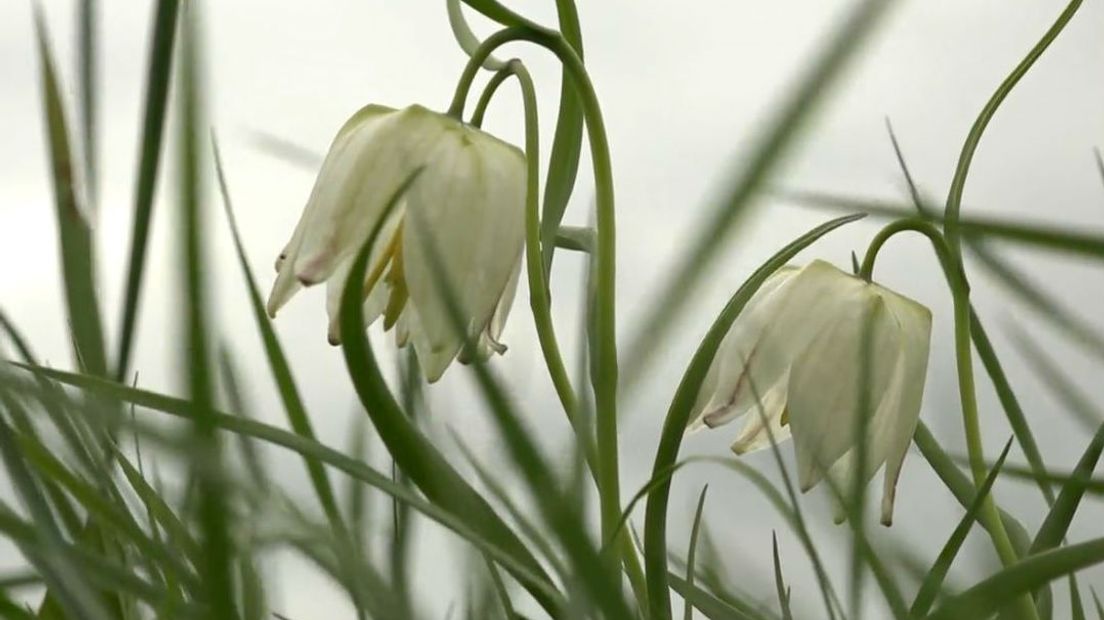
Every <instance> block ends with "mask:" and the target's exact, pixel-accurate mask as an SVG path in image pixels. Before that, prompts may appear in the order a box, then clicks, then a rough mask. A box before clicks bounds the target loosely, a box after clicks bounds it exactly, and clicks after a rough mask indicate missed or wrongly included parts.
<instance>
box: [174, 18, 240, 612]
mask: <svg viewBox="0 0 1104 620" xmlns="http://www.w3.org/2000/svg"><path fill="white" fill-rule="evenodd" d="M198 11H199V7H198V5H197V4H195V3H193V4H191V5H189V7H188V12H187V13H186V14H185V15H184V20H183V22H182V24H181V26H182V27H181V37H180V38H181V49H180V71H179V74H178V76H177V77H178V83H177V94H178V96H179V101H178V105H179V108H178V110H179V114H180V117H179V136H178V146H179V149H180V152H179V161H178V165H179V169H180V171H179V177H180V178H179V185H180V186H179V189H178V191H179V200H180V206H179V211H180V213H179V218H180V219H179V223H178V226H179V231H180V241H181V243H180V246H181V247H180V257H179V261H180V262H179V270H180V279H181V285H180V286H181V295H182V298H183V299H184V300H185V304H184V307H183V308H182V310H183V313H182V314H183V316H182V317H181V321H182V323H183V327H184V334H185V342H186V343H187V344H186V347H185V349H184V359H183V360H182V361H183V365H184V368H186V369H187V371H186V377H187V382H188V383H187V385H188V393H189V395H190V397H191V406H192V410H193V412H194V414H195V415H194V417H193V418H192V423H193V425H192V427H193V428H192V434H193V437H194V445H193V446H192V451H193V456H192V459H193V460H192V462H191V463H190V469H191V470H193V471H194V472H195V473H196V474H197V481H198V487H197V490H198V495H199V505H198V508H199V521H200V529H201V532H202V545H203V549H204V557H203V561H202V563H201V566H200V570H199V574H200V575H201V576H202V577H203V588H204V591H205V597H204V598H205V599H206V601H207V603H208V604H209V605H210V611H211V618H212V620H236V619H237V618H238V617H239V616H238V611H237V605H236V602H235V600H234V592H233V586H232V584H233V564H234V547H233V540H232V539H231V538H230V533H229V529H230V516H229V509H228V506H227V504H228V497H227V495H228V494H227V489H226V486H225V484H224V483H223V481H222V479H221V477H219V476H218V475H216V474H215V472H219V471H220V465H219V464H220V463H221V462H222V450H221V446H220V438H219V436H218V434H217V433H216V430H217V426H216V425H215V422H214V417H215V416H214V412H215V407H214V400H213V397H214V392H213V380H212V377H211V374H210V362H211V357H210V355H209V346H210V342H209V331H208V327H207V311H208V308H207V298H206V295H207V292H208V290H209V289H208V287H207V283H206V274H207V267H206V264H207V263H206V255H205V245H204V230H205V228H204V223H205V221H206V219H205V218H206V210H205V208H204V207H205V205H204V204H203V202H204V188H205V183H204V174H203V164H202V161H203V155H202V153H203V148H202V147H201V144H202V137H201V136H202V135H203V134H202V129H201V128H202V127H203V122H202V121H201V114H202V110H203V108H202V106H203V102H202V92H201V89H202V84H201V79H202V78H201V71H202V67H201V66H200V63H201V62H202V60H201V56H200V54H201V49H200V48H201V45H202V43H201V41H200V39H199V16H198ZM197 464H203V466H202V467H199V466H197Z"/></svg>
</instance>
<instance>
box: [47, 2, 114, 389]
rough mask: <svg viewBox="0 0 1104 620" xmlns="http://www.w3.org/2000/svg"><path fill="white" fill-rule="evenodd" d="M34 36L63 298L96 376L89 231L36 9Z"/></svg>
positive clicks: (97, 323)
mask: <svg viewBox="0 0 1104 620" xmlns="http://www.w3.org/2000/svg"><path fill="white" fill-rule="evenodd" d="M35 34H36V35H37V37H38V52H39V57H40V62H41V63H42V69H41V77H42V94H43V110H44V112H45V119H46V129H47V135H48V138H49V140H48V142H49V145H50V162H51V165H52V168H51V173H52V177H53V183H54V204H55V208H56V215H57V222H58V236H59V238H58V247H59V249H60V251H61V268H62V276H63V281H64V282H65V302H66V306H67V309H68V319H69V325H70V330H71V332H72V337H73V346H74V347H75V349H76V351H75V353H76V359H77V362H78V365H79V367H81V368H84V369H85V370H87V371H88V372H91V373H93V374H96V375H103V374H105V373H106V372H107V361H106V358H105V354H104V336H103V325H102V323H101V320H100V305H99V297H98V296H97V294H96V282H95V264H96V263H95V255H94V252H93V241H92V229H91V226H90V224H89V221H88V216H89V214H88V213H86V212H85V211H84V210H83V209H82V207H81V205H80V202H79V201H78V196H79V192H78V190H77V187H76V178H77V172H76V170H74V167H73V149H72V146H71V142H70V139H69V129H68V124H67V123H66V119H65V107H64V105H63V103H62V100H61V87H60V85H59V84H58V79H57V71H56V69H55V63H54V58H53V54H52V52H51V51H50V43H49V41H48V35H47V32H46V23H45V20H44V18H43V17H42V13H41V10H40V9H39V8H38V7H37V5H36V8H35Z"/></svg>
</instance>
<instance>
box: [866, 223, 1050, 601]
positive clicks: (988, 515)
mask: <svg viewBox="0 0 1104 620" xmlns="http://www.w3.org/2000/svg"><path fill="white" fill-rule="evenodd" d="M903 231H913V232H917V233H920V234H922V235H924V236H925V237H927V238H928V239H929V240H930V241H931V244H932V248H933V249H934V250H935V254H936V256H937V257H938V258H939V264H940V266H941V267H942V268H943V275H944V276H945V277H946V279H947V285H948V287H949V288H950V290H951V298H952V300H953V304H954V329H955V361H956V366H957V371H958V393H959V399H960V402H961V406H962V423H963V427H964V429H965V434H966V451H967V453H968V455H969V459H970V473H971V474H972V476H973V479H974V484H975V485H976V486H977V487H978V488H981V486H982V484H984V482H985V478H986V474H987V473H988V472H987V470H986V464H985V453H984V449H983V446H982V439H981V425H980V423H979V421H978V409H977V395H976V391H975V387H974V365H973V358H972V353H971V348H970V285H969V283H968V282H967V280H966V274H965V272H963V270H962V264H961V263H960V262H958V260H957V259H956V257H955V255H954V254H953V253H952V250H951V247H950V245H949V244H948V243H947V240H946V238H944V236H943V234H942V233H940V232H939V229H937V228H936V227H935V226H934V225H932V224H931V223H930V222H927V221H924V220H921V219H918V218H907V219H902V220H897V221H895V222H892V223H891V224H889V225H887V226H886V227H885V228H883V229H882V230H881V231H879V232H878V234H877V235H876V236H875V237H874V239H873V240H872V241H871V242H870V247H868V248H867V250H866V256H865V257H864V258H863V262H862V267H861V269H860V270H859V276H860V277H862V278H863V279H865V280H867V281H869V280H870V278H871V276H872V275H873V272H874V261H875V259H876V258H877V256H878V252H879V251H880V250H881V248H882V246H883V245H885V242H886V241H888V240H889V238H890V237H892V236H893V235H895V234H897V233H899V232H903ZM979 518H980V519H981V520H982V521H983V522H984V524H985V528H986V530H987V531H988V532H989V535H990V538H992V540H993V548H994V549H995V550H996V552H997V556H998V557H1000V560H1001V563H1002V564H1003V565H1004V566H1011V565H1013V564H1015V563H1016V562H1018V561H1019V557H1018V556H1017V555H1016V551H1015V549H1014V548H1013V546H1012V541H1011V539H1009V537H1008V532H1007V530H1005V528H1004V523H1003V522H1002V521H1001V519H1000V513H999V512H998V511H997V505H996V502H995V501H994V500H993V494H992V492H990V493H989V494H988V495H987V496H986V497H985V499H984V500H982V506H981V512H980V514H979ZM1014 604H1015V608H1016V610H1017V612H1018V614H1019V615H1020V617H1022V618H1027V619H1030V620H1037V619H1038V612H1037V610H1036V609H1035V605H1034V603H1033V602H1032V600H1031V595H1030V594H1025V595H1022V596H1019V597H1017V598H1016V601H1015V603H1014Z"/></svg>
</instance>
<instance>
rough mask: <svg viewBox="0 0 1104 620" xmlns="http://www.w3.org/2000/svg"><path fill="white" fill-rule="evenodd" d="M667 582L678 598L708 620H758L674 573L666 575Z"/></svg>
mask: <svg viewBox="0 0 1104 620" xmlns="http://www.w3.org/2000/svg"><path fill="white" fill-rule="evenodd" d="M668 580H669V583H670V584H671V588H672V589H673V590H674V591H675V592H677V593H678V595H679V596H681V597H682V598H683V599H685V600H686V601H687V602H688V603H689V604H690V605H693V607H694V609H697V610H698V611H700V612H702V613H703V614H705V616H706V617H707V618H709V619H710V620H758V619H757V618H756V617H755V616H751V615H748V614H746V613H744V612H742V611H740V610H739V609H736V608H735V607H732V606H731V605H729V604H728V603H725V602H724V601H722V600H721V599H719V598H717V597H715V596H713V595H712V594H710V593H708V592H706V591H705V590H702V589H701V588H699V587H697V586H695V585H693V584H690V583H687V582H686V581H685V580H684V579H683V578H682V577H679V576H678V575H676V574H674V573H671V574H670V575H668Z"/></svg>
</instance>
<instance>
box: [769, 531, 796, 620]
mask: <svg viewBox="0 0 1104 620" xmlns="http://www.w3.org/2000/svg"><path fill="white" fill-rule="evenodd" d="M771 556H773V558H774V587H775V592H776V593H777V594H778V607H779V608H780V609H781V610H782V620H793V612H792V611H790V589H789V588H788V587H787V586H786V580H785V578H783V577H782V560H780V559H779V558H778V536H777V535H775V533H774V532H771Z"/></svg>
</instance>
